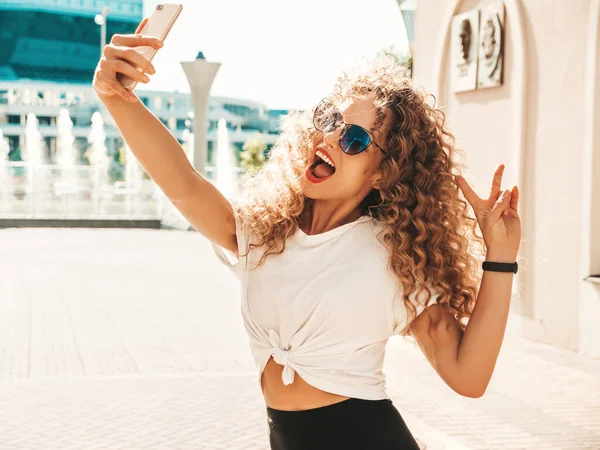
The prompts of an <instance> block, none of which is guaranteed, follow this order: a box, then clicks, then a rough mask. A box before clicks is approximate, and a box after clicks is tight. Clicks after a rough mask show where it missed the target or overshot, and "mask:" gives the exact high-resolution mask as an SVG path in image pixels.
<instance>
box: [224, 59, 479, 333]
mask: <svg viewBox="0 0 600 450" xmlns="http://www.w3.org/2000/svg"><path fill="white" fill-rule="evenodd" d="M369 94H371V95H373V94H374V96H375V99H376V100H375V103H374V107H375V111H376V117H377V119H376V124H375V126H376V127H384V124H385V127H384V128H380V129H382V130H386V131H385V133H384V134H382V135H385V140H384V141H383V142H382V143H381V145H382V146H383V148H385V149H386V151H387V156H385V157H384V159H383V160H382V162H381V165H380V169H381V171H382V173H383V176H382V178H381V179H380V180H379V182H378V186H377V189H373V190H372V191H371V192H370V193H369V194H368V195H367V196H366V197H365V199H364V200H363V202H362V203H361V205H360V208H361V210H362V213H363V214H366V215H370V216H371V217H373V218H374V219H376V220H378V221H379V222H380V223H382V224H383V225H384V228H383V230H382V232H381V233H380V234H379V236H378V238H379V239H380V241H381V242H382V243H383V244H384V245H385V246H386V248H387V249H388V250H389V254H390V258H389V268H390V270H391V271H392V272H393V273H394V274H395V275H396V277H397V279H398V282H399V283H400V284H401V286H402V289H403V301H404V305H405V307H406V310H407V320H406V324H405V326H404V327H403V328H402V330H400V332H399V333H398V334H400V335H401V336H410V335H412V333H411V332H410V324H411V323H412V321H413V320H414V318H415V317H416V308H415V306H414V305H413V304H412V303H411V301H410V300H409V299H408V297H409V296H410V295H411V294H413V293H414V292H415V291H416V290H417V286H420V287H421V289H425V290H426V291H427V293H428V294H429V295H432V292H431V291H430V289H429V288H428V286H432V287H435V288H436V289H437V292H438V293H440V295H439V297H438V298H437V299H436V302H437V303H438V304H440V305H442V306H443V307H445V308H448V309H449V311H450V312H451V313H452V314H453V316H454V317H455V318H456V319H457V321H458V323H459V326H460V327H461V328H462V329H463V330H464V329H465V327H466V322H467V321H468V318H469V317H470V316H471V314H472V312H473V307H474V305H475V300H476V296H477V292H478V284H479V279H480V277H481V271H480V269H479V266H480V264H479V262H480V260H481V259H480V257H479V256H478V255H481V254H483V249H484V246H485V244H484V241H483V239H482V237H481V236H479V235H478V234H477V220H476V219H475V218H474V217H471V216H470V215H469V214H468V212H469V209H470V205H469V204H468V203H467V202H466V201H465V200H463V199H462V198H461V196H460V190H459V188H458V185H457V184H456V182H455V179H454V176H455V175H456V174H460V171H459V168H460V167H461V166H464V165H463V164H459V162H457V161H454V159H455V156H462V158H461V159H462V160H464V152H462V151H461V150H458V149H456V148H455V146H454V137H453V135H452V134H451V133H450V132H449V131H448V129H447V127H446V118H445V115H444V113H443V112H442V111H440V110H439V109H436V108H435V98H433V96H430V95H427V94H425V93H424V92H422V91H421V90H420V89H417V88H415V87H414V86H413V83H412V81H411V80H410V79H409V78H408V77H407V76H406V71H405V68H404V67H403V66H401V65H399V64H397V63H396V62H395V60H393V58H390V57H377V58H375V59H373V60H370V61H366V63H365V64H363V65H362V66H359V67H356V68H355V69H353V70H351V71H347V72H343V73H342V76H340V77H339V78H338V79H337V82H336V84H335V87H334V89H333V94H332V95H331V96H330V97H329V98H330V99H331V100H333V101H334V102H335V101H343V100H344V99H346V98H348V97H349V96H362V95H369ZM430 97H431V98H433V105H430V104H429V103H428V102H427V101H428V99H429V98H430ZM313 112H314V111H306V112H292V113H290V114H289V115H288V116H287V117H285V118H284V119H283V120H282V123H281V128H282V130H281V135H280V137H279V139H278V141H277V143H276V144H275V145H274V146H273V148H272V149H271V151H270V155H269V160H268V162H267V163H266V164H265V166H263V168H262V169H261V170H260V171H259V172H258V173H257V174H255V175H246V176H244V177H242V181H241V185H242V187H241V189H240V192H242V193H243V196H242V197H241V198H240V203H239V207H238V208H237V209H236V211H235V214H236V216H237V217H238V218H239V220H241V221H243V222H244V223H246V224H248V226H249V230H250V232H251V234H252V235H253V239H255V240H256V241H255V242H256V243H253V244H251V245H250V251H251V250H252V248H255V247H256V248H259V247H262V246H266V250H265V252H264V253H263V255H262V257H261V258H260V261H259V264H258V266H260V265H262V264H263V263H264V260H265V258H266V257H267V256H268V255H270V254H280V253H282V252H283V251H284V249H285V243H286V239H287V238H288V237H290V236H291V235H293V234H294V233H295V232H296V230H297V229H298V227H299V223H302V218H303V214H304V213H305V212H306V211H307V210H308V208H309V207H310V203H311V202H312V200H311V199H309V198H307V197H305V196H304V194H303V192H302V183H301V180H302V177H304V173H305V170H306V168H307V166H308V165H309V164H310V163H311V160H312V158H313V156H314V155H313V152H314V146H315V144H316V143H317V142H318V141H319V140H320V139H321V138H322V134H321V133H320V132H318V131H317V130H316V129H315V128H314V127H313V125H312V116H313ZM240 253H241V254H242V255H243V253H242V252H241V249H240ZM425 280H427V282H426V281H425ZM418 294H419V296H420V294H421V291H419V292H418ZM417 298H418V297H417Z"/></svg>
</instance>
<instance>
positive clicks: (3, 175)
mask: <svg viewBox="0 0 600 450" xmlns="http://www.w3.org/2000/svg"><path fill="white" fill-rule="evenodd" d="M9 150H10V147H9V146H8V142H6V141H5V140H4V134H3V133H2V130H0V211H7V210H8V202H9V200H10V199H11V198H12V177H11V176H10V169H9V167H8V152H9Z"/></svg>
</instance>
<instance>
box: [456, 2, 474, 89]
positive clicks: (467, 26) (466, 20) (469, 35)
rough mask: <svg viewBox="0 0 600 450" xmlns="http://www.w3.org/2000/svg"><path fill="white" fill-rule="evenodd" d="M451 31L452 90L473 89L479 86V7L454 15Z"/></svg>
mask: <svg viewBox="0 0 600 450" xmlns="http://www.w3.org/2000/svg"><path fill="white" fill-rule="evenodd" d="M450 32H451V34H452V37H451V39H450V45H451V49H450V65H451V71H452V72H451V78H450V81H451V89H452V92H464V91H472V90H473V89H476V88H477V43H478V35H479V9H474V10H472V11H467V12H464V13H462V14H458V15H456V16H454V17H453V18H452V26H451V31H450Z"/></svg>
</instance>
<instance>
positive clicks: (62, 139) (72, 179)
mask: <svg viewBox="0 0 600 450" xmlns="http://www.w3.org/2000/svg"><path fill="white" fill-rule="evenodd" d="M57 125H58V126H57V128H58V136H57V147H58V155H57V157H56V162H57V164H58V166H59V170H60V182H58V183H55V184H54V189H55V191H54V192H55V193H56V194H57V195H59V196H60V197H61V198H62V200H63V212H64V213H65V214H66V215H68V209H67V207H68V202H67V197H68V195H69V194H77V192H78V182H77V172H76V169H75V164H76V163H77V159H79V158H78V157H77V151H76V149H75V145H74V144H75V137H74V136H73V121H72V120H71V117H70V116H69V111H68V110H66V109H61V110H60V113H59V116H58V123H57Z"/></svg>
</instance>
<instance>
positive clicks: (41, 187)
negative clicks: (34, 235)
mask: <svg viewBox="0 0 600 450" xmlns="http://www.w3.org/2000/svg"><path fill="white" fill-rule="evenodd" d="M42 151H43V140H42V135H41V134H40V131H39V130H38V119H37V117H36V116H35V114H33V113H29V114H27V121H26V122H25V148H24V149H23V151H22V152H21V159H22V160H23V161H26V162H27V165H26V167H27V179H28V183H27V188H26V192H27V196H28V200H29V216H30V217H32V216H33V215H34V211H36V210H37V207H36V206H37V205H36V203H37V202H38V201H39V197H40V196H41V195H43V193H44V192H46V190H47V183H46V180H47V175H46V171H45V170H44V168H43V167H42V163H43V162H44V156H43V154H42Z"/></svg>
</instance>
